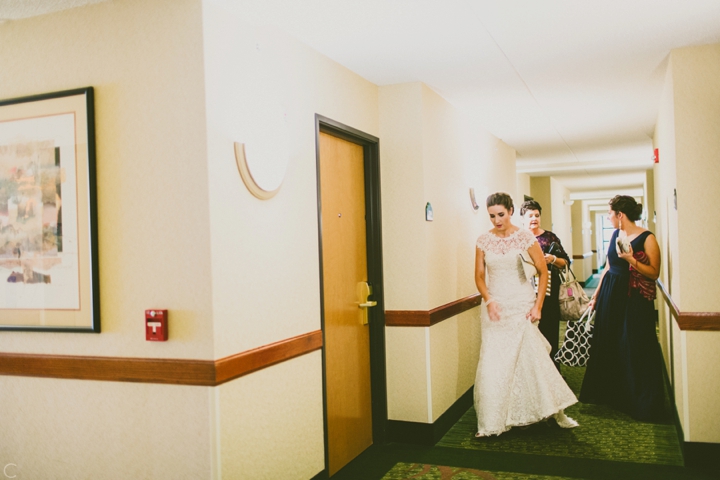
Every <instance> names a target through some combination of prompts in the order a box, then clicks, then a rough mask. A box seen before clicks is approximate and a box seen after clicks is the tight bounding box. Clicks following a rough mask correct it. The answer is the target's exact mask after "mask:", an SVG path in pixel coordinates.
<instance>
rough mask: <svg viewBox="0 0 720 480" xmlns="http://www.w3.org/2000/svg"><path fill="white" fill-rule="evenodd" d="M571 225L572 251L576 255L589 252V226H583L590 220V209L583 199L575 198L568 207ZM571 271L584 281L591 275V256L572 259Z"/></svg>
mask: <svg viewBox="0 0 720 480" xmlns="http://www.w3.org/2000/svg"><path fill="white" fill-rule="evenodd" d="M570 214H571V222H572V223H571V225H572V251H573V252H576V253H575V254H576V255H583V254H585V253H590V232H591V229H590V228H585V224H586V222H588V221H589V220H590V210H589V208H588V206H587V205H586V204H585V202H583V201H578V200H576V201H575V203H573V204H572V206H571V207H570ZM563 245H564V244H563ZM572 269H573V273H575V276H576V277H577V279H578V280H580V281H581V282H584V281H585V280H587V279H588V278H589V277H590V276H591V275H592V258H591V257H587V258H584V259H582V260H581V259H576V260H573V264H572Z"/></svg>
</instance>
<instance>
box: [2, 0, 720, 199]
mask: <svg viewBox="0 0 720 480" xmlns="http://www.w3.org/2000/svg"><path fill="white" fill-rule="evenodd" d="M97 1H102V0H64V1H60V0H0V19H1V18H6V19H7V18H10V19H12V18H22V17H26V16H32V15H38V14H42V13H47V12H51V11H56V10H60V9H63V8H73V7H76V6H78V5H81V4H86V3H96V2H97ZM205 1H209V2H216V3H220V4H223V5H224V6H226V8H228V9H233V10H235V11H237V12H239V13H240V15H241V16H242V17H243V18H245V19H246V20H247V21H249V22H252V23H256V24H263V25H271V26H274V27H277V28H280V29H282V30H284V31H286V32H287V33H289V34H290V35H292V36H294V37H296V38H297V39H299V40H300V41H302V42H304V43H306V44H308V45H310V46H311V47H313V48H314V49H316V50H318V51H320V52H321V53H323V54H325V55H327V56H328V57H330V58H332V59H333V60H335V61H337V62H338V63H340V64H342V65H344V66H346V67H347V68H349V69H350V70H352V71H354V72H356V73H358V74H359V75H361V76H363V77H364V78H366V79H368V80H370V81H372V82H373V83H375V84H378V85H387V84H393V83H402V82H412V81H422V82H424V83H426V84H427V85H429V86H430V87H432V88H433V89H435V90H436V91H437V92H438V93H440V94H441V95H442V96H443V97H445V98H446V99H447V100H448V101H449V102H450V103H452V104H453V105H455V106H456V107H457V108H458V109H460V110H462V111H464V112H466V113H467V114H468V115H470V116H472V117H474V118H475V119H477V120H478V121H480V122H481V123H482V124H483V125H484V126H485V128H487V130H489V131H490V132H492V133H493V134H495V135H496V136H498V137H499V138H501V139H502V140H503V141H504V142H505V143H507V144H508V145H510V146H512V147H514V148H515V149H516V150H517V152H518V170H519V171H521V172H525V173H528V174H530V175H553V176H556V178H558V179H559V180H561V181H562V182H563V183H564V184H565V185H566V186H568V188H570V189H571V190H572V191H574V192H579V191H582V190H587V189H594V190H601V189H612V188H615V187H623V188H636V187H639V186H642V184H643V182H642V181H640V179H641V178H643V176H642V175H637V174H635V175H634V173H636V172H638V171H642V170H644V169H647V168H649V167H651V166H652V135H653V131H654V128H655V121H656V118H657V114H658V102H659V98H660V94H661V90H662V85H663V79H664V74H665V68H666V63H667V57H668V53H669V52H670V50H671V49H673V48H678V47H683V46H690V45H702V44H708V43H716V42H720V1H719V0H683V1H678V0H604V1H602V2H601V1H594V2H590V1H578V0H545V1H538V0H493V1H490V0H205ZM614 174H617V175H614ZM588 176H590V177H588ZM632 179H635V180H634V181H635V182H636V183H633V184H629V183H628V182H630V181H631V180H632ZM590 187H592V188H590Z"/></svg>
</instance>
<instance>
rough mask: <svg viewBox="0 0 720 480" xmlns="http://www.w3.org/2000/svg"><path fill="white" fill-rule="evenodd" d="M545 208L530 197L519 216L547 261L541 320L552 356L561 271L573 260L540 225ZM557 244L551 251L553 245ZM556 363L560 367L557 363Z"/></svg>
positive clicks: (555, 348)
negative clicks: (545, 290)
mask: <svg viewBox="0 0 720 480" xmlns="http://www.w3.org/2000/svg"><path fill="white" fill-rule="evenodd" d="M541 214H542V207H541V206H540V204H539V203H538V202H536V201H535V200H528V201H526V202H525V203H523V204H522V206H521V207H520V215H521V216H522V217H523V225H524V226H525V228H527V229H528V230H530V231H531V232H532V234H533V235H535V238H536V239H537V241H538V243H539V244H540V248H542V251H543V253H544V254H545V263H547V265H548V270H549V271H550V288H549V291H548V292H546V294H547V296H546V297H545V302H544V303H543V307H542V318H541V319H540V325H539V327H540V331H541V332H542V334H543V336H545V338H546V339H547V341H548V342H550V347H551V351H550V357H551V358H553V359H554V358H555V354H556V353H557V351H558V343H559V338H558V337H559V336H560V270H561V269H563V268H565V266H566V265H567V264H569V263H570V257H568V254H567V253H565V249H564V248H563V247H562V243H561V242H560V239H559V238H558V236H557V235H555V234H554V233H552V232H551V231H549V230H543V229H542V228H540V215H541ZM553 244H555V246H554V247H553V249H552V253H550V251H549V250H550V246H551V245H553ZM555 366H556V367H558V368H559V365H558V364H557V362H556V363H555Z"/></svg>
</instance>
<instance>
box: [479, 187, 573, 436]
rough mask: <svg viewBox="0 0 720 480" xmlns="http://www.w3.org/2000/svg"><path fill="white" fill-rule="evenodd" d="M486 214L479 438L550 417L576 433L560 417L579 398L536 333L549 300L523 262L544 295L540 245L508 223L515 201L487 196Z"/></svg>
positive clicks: (481, 242) (504, 196)
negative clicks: (489, 224)
mask: <svg viewBox="0 0 720 480" xmlns="http://www.w3.org/2000/svg"><path fill="white" fill-rule="evenodd" d="M487 210H488V214H489V215H490V221H491V222H492V223H493V225H494V228H493V229H492V230H490V231H489V232H488V233H484V234H482V235H480V237H479V238H478V241H477V245H476V249H475V252H476V258H475V283H476V284H477V288H478V290H479V291H480V294H481V295H482V298H483V299H485V305H486V306H487V313H488V314H487V316H483V317H482V320H481V332H482V343H481V345H480V361H479V362H478V369H477V374H476V378H475V390H474V393H475V411H476V412H477V419H478V433H477V434H475V436H476V437H484V436H488V435H500V434H501V433H503V432H506V431H508V430H510V428H512V427H517V426H521V425H530V424H532V423H536V422H539V421H541V420H544V419H547V418H550V417H553V418H554V419H555V421H556V422H557V424H558V425H559V426H560V427H562V428H574V427H577V426H578V423H577V422H576V421H575V420H573V419H571V418H570V417H567V416H566V415H565V413H564V412H563V410H564V409H565V408H567V407H569V406H570V405H573V404H574V403H577V399H576V398H575V395H574V394H573V393H572V391H571V390H570V388H569V387H568V386H567V384H566V383H565V381H564V380H563V378H562V376H561V375H560V373H558V371H557V369H556V368H555V365H554V364H553V362H552V360H551V359H550V357H549V356H548V353H549V352H550V344H549V343H548V342H547V340H546V339H545V337H544V336H543V335H542V333H540V330H539V328H538V323H537V322H538V321H539V320H540V312H541V310H542V303H543V300H544V299H545V296H544V295H538V296H536V295H535V291H534V289H533V286H532V284H531V283H530V282H529V281H528V279H527V277H526V276H525V272H524V269H523V265H522V259H521V258H520V257H519V255H520V254H521V253H522V254H523V255H524V257H525V259H526V260H530V259H532V262H533V263H534V264H535V265H536V266H537V271H538V273H539V277H540V281H539V285H538V291H540V292H544V291H545V289H546V287H547V281H548V272H547V266H546V265H545V259H544V257H543V253H542V250H541V249H540V245H539V244H538V242H537V240H536V239H535V237H534V236H533V234H532V232H530V231H529V230H525V229H521V228H518V227H516V226H515V225H513V224H512V223H511V222H510V217H511V215H512V213H513V210H514V206H513V201H512V198H511V197H510V195H508V194H506V193H494V194H492V195H490V196H489V197H488V198H487ZM486 269H487V279H486V276H485V271H486Z"/></svg>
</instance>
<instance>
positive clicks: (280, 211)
mask: <svg viewBox="0 0 720 480" xmlns="http://www.w3.org/2000/svg"><path fill="white" fill-rule="evenodd" d="M203 25H204V32H205V37H204V45H205V71H206V78H205V85H206V93H205V94H206V97H207V118H208V122H207V135H208V142H207V143H208V153H207V157H208V168H209V171H208V177H209V178H208V181H209V185H210V188H209V191H210V194H209V196H210V226H211V231H212V237H211V245H212V282H213V310H214V313H215V315H214V326H215V356H216V358H218V357H224V356H227V355H231V354H234V353H237V352H239V351H244V350H248V349H251V348H255V347H258V346H261V345H265V344H268V343H272V342H276V341H279V340H282V339H285V338H289V337H293V336H296V335H299V334H303V333H307V332H309V331H313V330H318V329H320V327H321V325H320V290H319V259H318V221H317V181H316V171H317V170H316V153H315V152H316V150H315V146H316V145H315V114H316V113H318V114H321V115H323V116H326V117H329V118H331V119H333V120H335V121H338V122H340V123H344V124H346V125H349V126H351V127H353V128H355V129H358V130H361V131H363V132H366V133H369V134H371V135H375V136H377V135H378V133H379V123H378V122H379V111H378V88H377V87H376V86H375V85H373V84H372V83H370V82H368V81H367V80H364V79H363V78H361V77H359V76H358V75H356V74H354V73H352V72H351V71H349V70H347V69H345V68H344V67H341V66H340V65H338V64H336V63H334V62H332V61H331V60H329V59H328V58H326V57H324V56H322V55H320V54H319V53H317V52H315V51H313V50H312V49H310V48H308V47H307V46H305V45H303V44H301V43H299V42H297V41H295V40H293V39H292V38H290V37H288V36H286V35H285V34H284V33H282V32H279V31H275V30H272V29H266V28H258V27H254V26H252V25H249V24H246V23H244V21H243V12H242V5H239V4H233V3H232V2H222V1H212V0H208V1H204V2H203ZM273 111H276V112H281V113H282V114H284V120H283V122H284V128H285V133H286V141H287V145H288V150H289V164H288V167H287V172H286V175H285V180H284V182H283V184H282V187H281V189H280V191H279V192H278V194H277V195H276V196H275V197H273V198H272V199H270V200H267V201H261V200H258V199H257V198H255V197H253V196H252V195H251V194H250V193H249V192H248V190H247V189H246V188H245V186H244V184H243V183H242V180H241V179H240V176H239V174H238V171H237V166H236V163H235V157H234V151H233V142H235V141H239V142H247V143H248V146H250V145H251V143H252V142H253V141H258V140H256V138H257V137H253V136H250V135H249V134H248V133H247V132H248V131H251V130H252V127H253V124H254V122H259V121H264V120H265V113H266V112H273ZM278 116H280V115H278ZM279 128H280V131H282V128H283V127H282V126H281V127H279ZM278 134H279V133H278ZM381 145H382V143H381ZM383 161H384V158H383V157H382V156H381V163H382V162H383ZM383 180H384V179H383ZM392 202H393V201H392V199H390V200H388V199H386V198H383V204H384V205H385V204H387V203H392ZM385 258H387V254H386V257H385ZM321 375H322V364H321V357H320V354H319V353H317V354H312V355H307V356H304V357H301V358H299V359H295V360H292V361H289V362H286V363H283V364H281V365H278V366H276V367H272V368H269V369H266V370H263V371H261V372H258V373H255V374H253V375H250V376H247V377H243V378H241V379H239V380H236V381H234V382H232V383H230V384H228V385H223V386H221V387H220V389H219V392H218V394H217V395H218V398H219V401H218V404H217V412H216V416H217V420H216V422H217V428H218V431H219V432H220V433H219V437H218V440H217V443H218V450H219V457H218V460H217V462H218V463H219V464H220V467H219V471H221V472H222V474H223V477H225V478H240V477H243V478H245V477H247V478H268V479H270V478H298V479H301V478H309V477H312V476H314V475H315V474H317V473H318V472H319V471H321V470H322V469H323V468H324V446H323V442H324V440H323V438H324V437H323V410H322V405H323V390H322V376H321ZM280 452H281V455H279V453H280Z"/></svg>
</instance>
